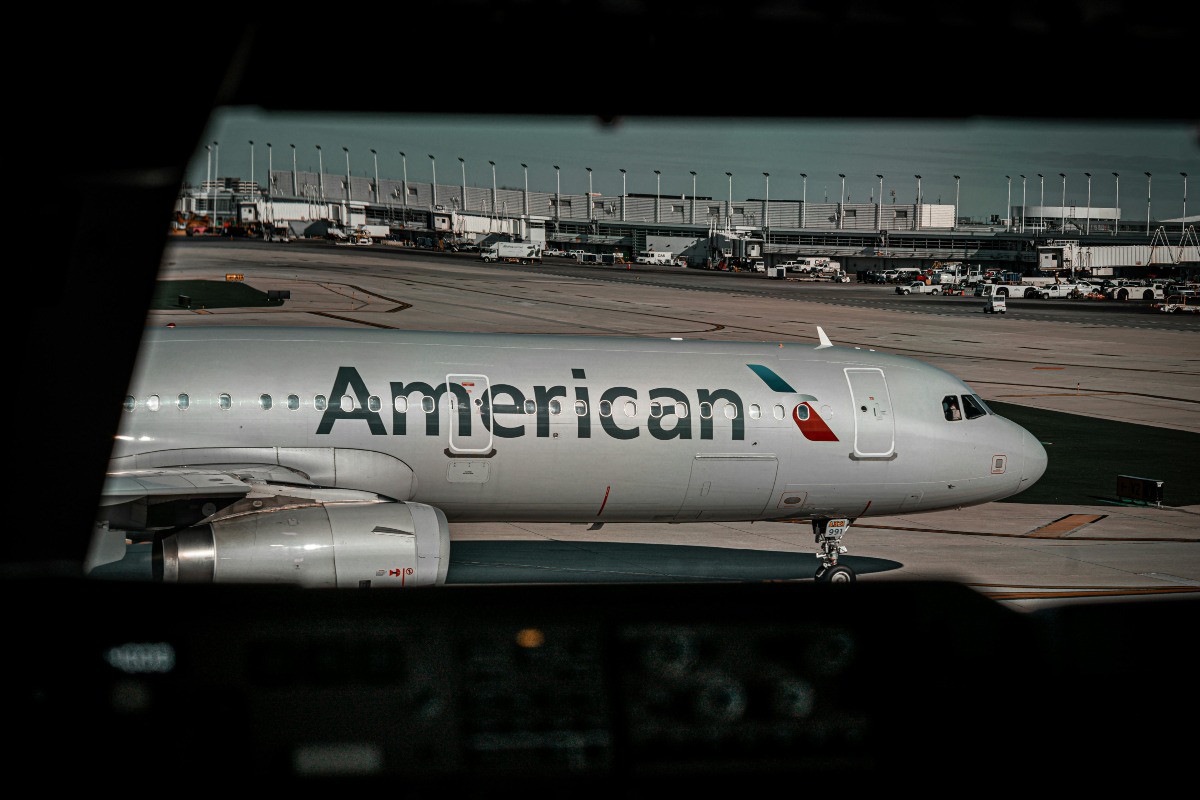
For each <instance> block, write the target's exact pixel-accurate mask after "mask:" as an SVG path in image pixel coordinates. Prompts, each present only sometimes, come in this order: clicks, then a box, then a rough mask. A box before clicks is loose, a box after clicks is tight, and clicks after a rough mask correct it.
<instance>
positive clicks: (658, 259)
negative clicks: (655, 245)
mask: <svg viewBox="0 0 1200 800" xmlns="http://www.w3.org/2000/svg"><path fill="white" fill-rule="evenodd" d="M634 261H636V262H637V263H638V264H657V265H659V266H662V267H677V266H679V262H678V261H677V260H676V259H675V254H674V253H667V252H658V251H655V250H646V251H643V252H641V253H638V254H637V258H635V259H634Z"/></svg>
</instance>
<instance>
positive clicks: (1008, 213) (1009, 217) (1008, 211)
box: [1004, 175, 1012, 233]
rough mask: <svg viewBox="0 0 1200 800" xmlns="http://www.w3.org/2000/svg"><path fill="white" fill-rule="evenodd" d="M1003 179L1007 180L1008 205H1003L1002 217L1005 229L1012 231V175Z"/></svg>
mask: <svg viewBox="0 0 1200 800" xmlns="http://www.w3.org/2000/svg"><path fill="white" fill-rule="evenodd" d="M1004 180H1006V181H1008V205H1006V206H1005V207H1004V218H1005V220H1006V222H1005V223H1004V224H1005V230H1007V231H1009V232H1010V233H1011V232H1012V177H1011V176H1009V175H1005V176H1004Z"/></svg>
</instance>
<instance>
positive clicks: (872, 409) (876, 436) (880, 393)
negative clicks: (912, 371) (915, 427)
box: [846, 368, 896, 458]
mask: <svg viewBox="0 0 1200 800" xmlns="http://www.w3.org/2000/svg"><path fill="white" fill-rule="evenodd" d="M846 380H847V381H848V382H849V384H850V396H851V398H853V400H854V454H855V455H856V456H862V457H875V458H886V457H888V456H891V455H892V453H893V452H894V448H895V446H896V427H895V421H894V420H893V418H892V398H891V395H890V394H889V393H888V387H887V381H886V380H885V379H884V377H883V370H881V369H877V368H861V369H847V370H846Z"/></svg>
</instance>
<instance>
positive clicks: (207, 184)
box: [204, 145, 216, 227]
mask: <svg viewBox="0 0 1200 800" xmlns="http://www.w3.org/2000/svg"><path fill="white" fill-rule="evenodd" d="M204 149H205V150H207V151H208V174H207V175H206V176H205V178H204V192H205V194H207V193H208V192H210V191H212V147H210V146H209V145H204ZM213 202H216V201H215V198H214V201H213ZM208 211H209V219H210V220H211V219H212V217H213V213H212V211H213V210H212V209H211V208H210V209H209V210H208ZM210 227H211V225H210Z"/></svg>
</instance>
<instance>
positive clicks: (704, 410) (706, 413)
mask: <svg viewBox="0 0 1200 800" xmlns="http://www.w3.org/2000/svg"><path fill="white" fill-rule="evenodd" d="M700 416H701V418H703V419H712V404H711V403H701V404H700Z"/></svg>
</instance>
